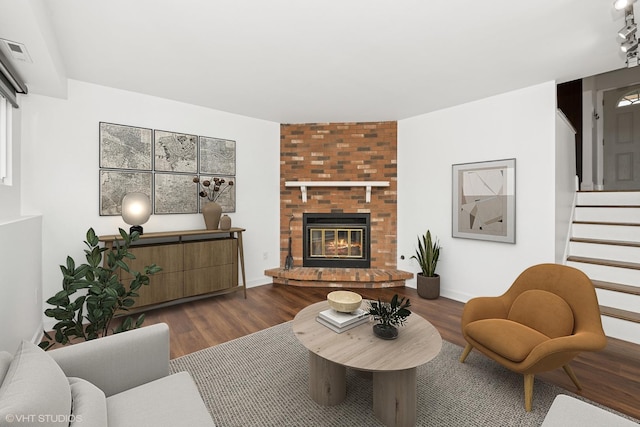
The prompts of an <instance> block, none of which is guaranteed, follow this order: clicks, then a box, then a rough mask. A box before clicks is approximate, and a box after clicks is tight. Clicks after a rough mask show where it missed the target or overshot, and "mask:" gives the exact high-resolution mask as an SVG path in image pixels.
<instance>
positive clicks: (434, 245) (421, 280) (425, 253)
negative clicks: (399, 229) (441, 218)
mask: <svg viewBox="0 0 640 427" xmlns="http://www.w3.org/2000/svg"><path fill="white" fill-rule="evenodd" d="M439 257H440V244H439V243H438V241H437V240H436V239H432V238H431V232H430V231H429V230H427V233H426V234H425V235H424V236H418V248H417V249H416V254H415V255H413V256H412V257H411V258H412V259H415V260H416V261H418V264H420V269H421V272H420V273H418V275H417V288H418V295H419V296H420V297H422V298H426V299H436V298H438V297H439V296H440V275H438V274H436V266H437V265H438V258H439Z"/></svg>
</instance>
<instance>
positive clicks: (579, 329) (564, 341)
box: [460, 264, 607, 411]
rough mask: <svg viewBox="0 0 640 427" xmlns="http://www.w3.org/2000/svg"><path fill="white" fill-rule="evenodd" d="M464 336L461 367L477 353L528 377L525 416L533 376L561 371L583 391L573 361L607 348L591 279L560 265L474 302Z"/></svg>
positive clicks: (541, 268)
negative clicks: (464, 346) (586, 353)
mask: <svg viewBox="0 0 640 427" xmlns="http://www.w3.org/2000/svg"><path fill="white" fill-rule="evenodd" d="M462 334H463V335H464V338H465V339H466V340H467V343H468V344H467V347H466V348H465V349H464V351H463V353H462V355H461V356H460V362H464V361H465V359H466V358H467V356H468V355H469V352H471V350H472V349H474V348H475V349H476V350H478V351H479V352H481V353H482V354H484V355H485V356H487V357H489V358H491V359H493V360H495V361H496V362H498V363H500V364H501V365H502V366H504V367H505V368H507V369H510V370H512V371H514V372H518V373H521V374H524V406H525V409H526V410H527V411H531V403H532V399H533V379H534V375H535V374H537V373H539V372H545V371H550V370H552V369H556V368H559V367H562V368H564V370H565V372H566V373H567V375H569V377H570V378H571V380H572V381H573V383H574V384H575V385H576V387H577V388H578V389H580V383H579V382H578V379H577V378H576V376H575V374H574V373H573V370H572V369H571V368H570V367H569V365H568V363H569V361H571V360H572V359H573V358H574V357H575V356H576V355H577V354H578V353H580V352H581V351H597V350H601V349H603V348H604V347H605V346H606V344H607V338H606V336H605V335H604V332H603V330H602V323H601V321H600V309H599V307H598V299H597V297H596V292H595V289H594V287H593V284H592V283H591V280H590V279H589V278H588V277H587V276H586V275H585V274H584V273H583V272H581V271H580V270H578V269H575V268H572V267H568V266H565V265H560V264H540V265H535V266H533V267H530V268H528V269H526V270H525V271H524V272H522V273H521V274H520V276H518V278H517V279H516V281H515V282H514V283H513V285H511V288H509V290H507V292H505V293H504V294H503V295H501V296H499V297H480V298H474V299H471V300H470V301H469V302H467V304H466V305H465V307H464V311H463V313H462Z"/></svg>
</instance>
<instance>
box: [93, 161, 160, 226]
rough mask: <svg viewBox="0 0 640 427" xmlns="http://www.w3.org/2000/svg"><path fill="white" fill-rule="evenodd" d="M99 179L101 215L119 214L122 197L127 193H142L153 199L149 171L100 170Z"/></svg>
mask: <svg viewBox="0 0 640 427" xmlns="http://www.w3.org/2000/svg"><path fill="white" fill-rule="evenodd" d="M99 179H100V215H101V216H108V215H120V214H121V212H122V204H121V203H122V198H123V197H124V195H125V194H127V193H133V192H140V193H144V194H146V195H147V196H149V199H150V200H153V199H152V198H151V196H152V192H151V183H152V175H151V172H137V171H116V170H101V171H100V177H99Z"/></svg>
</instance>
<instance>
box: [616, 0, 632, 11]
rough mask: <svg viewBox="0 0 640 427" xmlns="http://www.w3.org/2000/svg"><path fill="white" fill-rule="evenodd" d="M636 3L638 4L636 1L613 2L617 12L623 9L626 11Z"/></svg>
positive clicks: (618, 0)
mask: <svg viewBox="0 0 640 427" xmlns="http://www.w3.org/2000/svg"><path fill="white" fill-rule="evenodd" d="M635 2H636V0H615V1H614V2H613V7H614V8H615V9H616V10H622V9H626V8H627V7H629V6H631V5H632V4H634V3H635Z"/></svg>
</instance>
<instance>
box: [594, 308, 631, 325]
mask: <svg viewBox="0 0 640 427" xmlns="http://www.w3.org/2000/svg"><path fill="white" fill-rule="evenodd" d="M600 314H602V315H603V316H609V317H615V318H617V319H622V320H628V321H629V322H634V323H640V313H636V312H634V311H627V310H621V309H619V308H613V307H607V306H604V305H601V306H600Z"/></svg>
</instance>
